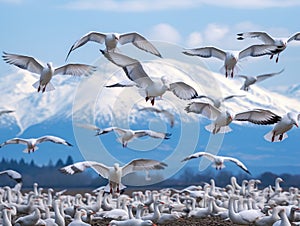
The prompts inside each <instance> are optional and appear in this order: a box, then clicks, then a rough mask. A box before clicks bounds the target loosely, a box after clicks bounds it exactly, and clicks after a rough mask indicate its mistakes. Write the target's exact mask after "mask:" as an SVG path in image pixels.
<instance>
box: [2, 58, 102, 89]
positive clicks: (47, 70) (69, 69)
mask: <svg viewBox="0 0 300 226" xmlns="http://www.w3.org/2000/svg"><path fill="white" fill-rule="evenodd" d="M2 57H3V60H4V61H5V62H6V63H9V64H13V65H15V66H17V67H19V68H21V69H25V70H27V71H30V72H32V73H35V74H38V75H40V80H39V81H37V82H35V83H34V84H33V85H32V86H33V87H34V88H37V91H38V92H40V91H42V92H45V91H51V90H54V89H55V88H54V86H53V85H52V83H51V82H50V81H51V79H52V77H53V76H54V75H57V74H62V75H73V76H81V75H85V76H88V75H90V74H92V73H93V72H94V71H95V70H96V67H94V66H91V65H86V64H66V65H63V66H61V67H58V68H54V67H53V65H52V63H51V62H48V63H47V64H46V66H43V64H42V63H40V62H39V61H38V60H36V59H35V58H33V57H31V56H24V55H18V54H11V53H6V52H3V56H2Z"/></svg>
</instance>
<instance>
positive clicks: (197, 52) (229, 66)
mask: <svg viewBox="0 0 300 226" xmlns="http://www.w3.org/2000/svg"><path fill="white" fill-rule="evenodd" d="M275 49H276V46H274V45H252V46H249V47H247V48H246V49H243V50H241V51H224V50H221V49H219V48H216V47H203V48H196V49H185V50H184V51H183V53H184V54H186V55H188V56H199V57H204V58H209V57H216V58H218V59H220V60H222V61H224V68H225V76H226V78H227V77H228V74H229V73H230V75H231V77H232V78H233V74H234V71H235V66H236V64H237V62H238V61H239V60H241V59H243V58H245V57H248V56H251V57H259V56H263V55H266V54H271V53H272V51H274V50H275Z"/></svg>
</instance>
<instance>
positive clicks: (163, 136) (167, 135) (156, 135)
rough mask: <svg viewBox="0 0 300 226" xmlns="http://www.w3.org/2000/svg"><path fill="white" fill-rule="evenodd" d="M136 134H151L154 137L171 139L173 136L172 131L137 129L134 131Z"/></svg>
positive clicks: (136, 135) (137, 135)
mask: <svg viewBox="0 0 300 226" xmlns="http://www.w3.org/2000/svg"><path fill="white" fill-rule="evenodd" d="M134 135H135V137H143V136H150V137H153V138H160V139H169V138H170V136H171V134H170V133H161V132H156V131H153V130H136V131H134Z"/></svg>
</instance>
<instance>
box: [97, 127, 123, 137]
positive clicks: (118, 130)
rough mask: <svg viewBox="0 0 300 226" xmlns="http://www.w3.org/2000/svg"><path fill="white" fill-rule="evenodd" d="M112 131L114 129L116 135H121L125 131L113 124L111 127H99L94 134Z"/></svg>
mask: <svg viewBox="0 0 300 226" xmlns="http://www.w3.org/2000/svg"><path fill="white" fill-rule="evenodd" d="M112 131H115V132H116V133H117V134H118V135H121V136H122V135H123V134H125V133H126V129H121V128H119V127H115V126H113V127H108V128H105V129H100V130H99V131H98V132H97V134H96V135H102V134H105V133H109V132H112Z"/></svg>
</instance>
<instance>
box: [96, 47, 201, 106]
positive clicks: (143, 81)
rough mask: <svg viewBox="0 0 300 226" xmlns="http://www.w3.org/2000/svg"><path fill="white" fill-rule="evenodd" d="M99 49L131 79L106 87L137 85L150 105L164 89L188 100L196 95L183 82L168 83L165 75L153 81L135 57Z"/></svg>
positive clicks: (160, 95) (192, 89) (194, 91)
mask: <svg viewBox="0 0 300 226" xmlns="http://www.w3.org/2000/svg"><path fill="white" fill-rule="evenodd" d="M100 51H101V53H102V54H103V55H104V56H105V57H106V58H107V59H108V60H109V61H111V62H112V63H114V64H115V65H117V66H119V67H122V69H123V70H124V72H125V74H126V76H127V77H128V78H129V79H130V80H131V83H130V84H129V83H128V80H127V81H125V82H121V83H117V84H113V85H110V86H106V87H109V88H110V87H132V86H137V87H138V88H141V89H140V91H141V92H140V93H141V94H142V95H143V96H144V97H145V100H146V102H147V101H148V100H150V101H151V104H152V105H154V100H155V97H162V95H163V94H164V93H165V92H166V91H172V92H173V94H174V95H175V96H177V97H178V98H179V99H183V100H190V99H193V98H195V97H197V96H198V94H197V91H196V90H195V89H194V88H193V87H191V86H190V85H188V84H186V83H184V82H174V83H170V82H169V80H168V79H167V77H166V76H162V77H161V79H160V80H161V81H153V80H152V79H151V78H150V77H149V76H148V74H147V73H146V72H145V71H144V69H143V67H142V64H141V63H140V62H139V61H138V60H136V59H133V58H130V57H128V56H125V55H122V54H119V53H114V52H105V51H103V50H100Z"/></svg>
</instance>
